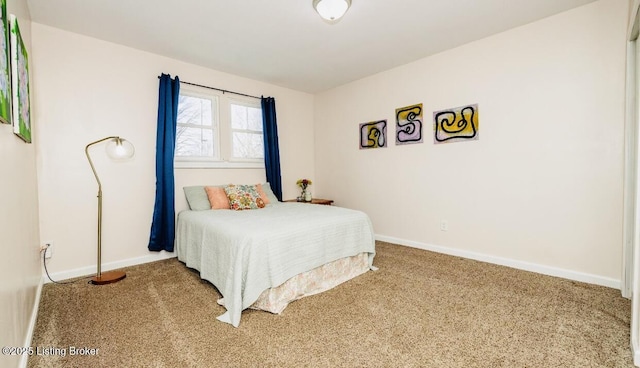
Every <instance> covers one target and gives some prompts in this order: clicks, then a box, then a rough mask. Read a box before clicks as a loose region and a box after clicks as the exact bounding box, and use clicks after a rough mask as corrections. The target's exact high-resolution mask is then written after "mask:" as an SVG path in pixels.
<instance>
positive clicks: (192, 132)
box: [176, 126, 213, 157]
mask: <svg viewBox="0 0 640 368" xmlns="http://www.w3.org/2000/svg"><path fill="white" fill-rule="evenodd" d="M212 133H213V132H212V130H211V129H200V128H187V127H184V126H178V127H177V129H176V156H199V157H204V156H207V157H213V134H212Z"/></svg>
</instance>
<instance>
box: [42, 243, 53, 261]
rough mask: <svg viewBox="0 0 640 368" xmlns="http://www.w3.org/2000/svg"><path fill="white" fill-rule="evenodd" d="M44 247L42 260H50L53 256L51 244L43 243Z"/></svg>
mask: <svg viewBox="0 0 640 368" xmlns="http://www.w3.org/2000/svg"><path fill="white" fill-rule="evenodd" d="M44 246H45V250H44V258H51V256H52V255H53V242H45V243H44Z"/></svg>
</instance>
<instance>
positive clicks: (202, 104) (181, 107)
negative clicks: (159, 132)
mask: <svg viewBox="0 0 640 368" xmlns="http://www.w3.org/2000/svg"><path fill="white" fill-rule="evenodd" d="M211 113H212V106H211V100H210V99H207V98H199V97H193V96H185V95H180V99H179V100H178V124H195V125H204V126H211V124H212V121H211Z"/></svg>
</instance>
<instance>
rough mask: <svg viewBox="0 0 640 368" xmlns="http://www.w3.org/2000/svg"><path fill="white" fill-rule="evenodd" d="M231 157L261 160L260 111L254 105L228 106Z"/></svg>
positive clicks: (232, 104)
mask: <svg viewBox="0 0 640 368" xmlns="http://www.w3.org/2000/svg"><path fill="white" fill-rule="evenodd" d="M230 107H231V134H232V146H233V152H232V157H233V158H234V159H249V160H251V159H253V160H256V159H263V158H264V143H263V140H262V109H261V108H260V106H257V107H256V106H255V104H247V103H238V102H236V101H234V102H232V103H231V104H230Z"/></svg>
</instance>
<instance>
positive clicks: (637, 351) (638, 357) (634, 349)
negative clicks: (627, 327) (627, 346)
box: [631, 324, 640, 367]
mask: <svg viewBox="0 0 640 368" xmlns="http://www.w3.org/2000/svg"><path fill="white" fill-rule="evenodd" d="M631 326H632V328H633V324H631ZM631 335H632V336H631V354H633V365H635V366H636V367H640V346H638V339H637V338H636V336H635V334H633V333H632V334H631Z"/></svg>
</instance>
